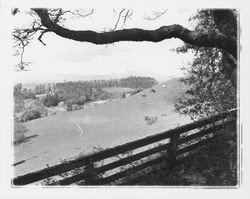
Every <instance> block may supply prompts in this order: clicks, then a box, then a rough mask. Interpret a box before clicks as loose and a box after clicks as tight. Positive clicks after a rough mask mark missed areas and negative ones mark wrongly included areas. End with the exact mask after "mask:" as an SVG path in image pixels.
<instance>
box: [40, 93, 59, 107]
mask: <svg viewBox="0 0 250 199" xmlns="http://www.w3.org/2000/svg"><path fill="white" fill-rule="evenodd" d="M59 101H60V100H59V97H58V95H57V93H52V92H50V93H48V94H47V95H46V97H45V98H44V101H43V104H44V106H46V107H50V106H56V105H57V104H58V103H59Z"/></svg>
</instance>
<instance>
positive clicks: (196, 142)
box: [13, 110, 237, 185]
mask: <svg viewBox="0 0 250 199" xmlns="http://www.w3.org/2000/svg"><path fill="white" fill-rule="evenodd" d="M236 114H237V110H231V111H228V112H224V113H222V114H219V115H215V116H211V117H209V118H205V119H201V120H199V121H195V122H192V123H190V124H186V125H183V126H180V127H177V128H175V129H171V130H168V131H166V132H163V133H159V134H155V135H151V136H148V137H145V138H142V139H138V140H135V141H133V142H129V143H126V144H123V145H120V146H116V147H113V148H109V149H104V150H102V151H100V152H97V153H94V154H90V155H86V156H83V157H80V158H77V159H75V160H71V161H67V162H64V163H61V164H59V165H56V166H52V167H49V168H45V169H42V170H40V171H37V172H33V173H28V174H26V175H23V176H18V177H16V178H14V179H13V184H14V185H27V184H30V183H34V182H37V181H41V180H44V179H47V178H52V179H54V180H53V181H50V182H51V185H70V184H74V183H78V182H82V184H85V185H105V184H110V183H114V182H116V181H117V180H122V179H123V178H124V177H127V176H128V174H131V173H133V172H139V171H141V170H143V169H147V168H149V167H150V166H152V165H155V164H158V163H162V162H163V161H165V163H166V165H168V167H169V168H170V169H171V168H172V167H174V166H175V165H177V164H179V163H180V162H181V161H183V160H185V159H186V158H187V157H189V156H190V154H192V152H193V151H195V150H196V149H199V148H200V147H203V146H205V145H206V144H208V143H211V142H212V141H213V140H214V139H216V138H217V137H218V136H220V135H221V132H222V131H221V132H220V130H221V129H225V127H226V126H227V125H231V124H233V125H235V124H236ZM162 141H165V143H160V142H162ZM152 144H154V146H153V148H149V145H152ZM147 146H148V147H147ZM136 149H137V150H138V149H141V150H140V151H139V152H137V153H135V154H133V153H132V154H131V153H130V155H127V156H125V157H123V158H121V157H120V158H116V157H117V156H119V154H125V153H129V152H131V151H135V150H136ZM142 149H144V150H142ZM112 157H113V159H112ZM148 157H151V158H148ZM145 158H146V160H145ZM104 160H109V161H108V163H106V164H104V163H103V164H101V165H99V166H97V165H96V163H97V162H100V161H104ZM142 160H144V161H142ZM131 163H136V164H133V166H132V167H129V166H128V165H131ZM122 166H123V167H124V166H127V167H126V168H125V169H124V168H123V169H119V168H121V167H122ZM110 171H113V173H112V172H111V174H110V175H103V174H105V173H108V172H110ZM101 174H102V175H101ZM62 175H63V178H60V176H62ZM58 176H59V177H58ZM100 176H102V177H100Z"/></svg>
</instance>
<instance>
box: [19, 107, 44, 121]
mask: <svg viewBox="0 0 250 199" xmlns="http://www.w3.org/2000/svg"><path fill="white" fill-rule="evenodd" d="M40 117H41V113H40V112H39V111H38V110H34V109H33V110H28V111H26V112H24V113H23V115H22V116H21V118H20V122H27V121H29V120H34V119H37V118H40Z"/></svg>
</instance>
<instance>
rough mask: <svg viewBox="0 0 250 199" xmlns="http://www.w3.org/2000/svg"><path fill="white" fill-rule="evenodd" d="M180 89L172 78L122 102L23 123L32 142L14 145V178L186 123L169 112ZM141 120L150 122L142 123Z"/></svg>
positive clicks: (120, 100) (186, 119)
mask: <svg viewBox="0 0 250 199" xmlns="http://www.w3.org/2000/svg"><path fill="white" fill-rule="evenodd" d="M185 89H186V87H185V85H183V84H182V83H181V82H179V79H178V78H175V79H171V80H168V81H165V82H163V83H161V84H158V85H156V86H153V87H152V88H149V89H145V90H143V91H141V92H139V93H137V94H135V95H132V96H130V97H127V98H121V99H116V100H114V101H111V102H107V103H105V104H101V105H98V106H95V107H90V108H86V109H82V110H77V111H72V112H65V113H61V114H58V115H53V116H49V117H44V118H40V119H36V120H32V121H29V122H27V123H24V124H25V126H26V127H27V129H28V132H27V134H26V136H31V137H33V138H32V139H30V140H29V141H28V142H25V143H23V144H22V145H20V146H16V147H15V162H19V161H22V160H26V161H25V162H24V163H23V164H20V165H17V166H16V167H15V175H21V174H24V173H27V172H32V171H35V170H38V169H42V168H44V167H46V164H49V165H50V166H51V165H54V164H58V163H60V159H65V158H66V159H68V158H72V157H75V156H77V155H78V154H79V153H84V154H86V153H88V152H91V151H93V147H94V146H95V147H102V148H106V147H113V146H116V145H120V144H124V143H127V142H129V141H132V140H136V139H139V138H143V137H145V136H148V135H152V134H155V133H160V132H163V131H166V130H168V129H171V128H175V127H177V126H178V125H182V124H185V123H188V122H190V120H189V118H187V117H185V116H180V115H179V114H178V113H176V112H175V111H174V102H175V100H176V99H177V98H178V97H179V96H181V95H182V94H183V93H184V92H185ZM147 117H148V118H151V117H153V118H156V120H155V122H154V123H153V124H148V123H147V121H146V120H145V118H147ZM34 135H36V136H34ZM31 149H32V150H31Z"/></svg>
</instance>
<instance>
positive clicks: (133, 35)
mask: <svg viewBox="0 0 250 199" xmlns="http://www.w3.org/2000/svg"><path fill="white" fill-rule="evenodd" d="M33 11H35V12H36V13H37V14H38V16H39V17H40V19H41V23H42V25H43V26H44V27H46V28H47V29H48V30H49V31H51V32H54V33H55V34H57V35H59V36H61V37H64V38H67V39H72V40H75V41H81V42H90V43H94V44H110V43H114V42H119V41H151V42H160V41H163V40H165V39H170V38H179V39H181V40H182V41H184V42H185V43H188V44H191V45H195V46H199V47H217V48H220V49H224V50H226V51H228V52H229V53H230V54H232V55H233V56H234V57H236V56H237V41H236V39H235V38H231V37H229V36H226V35H225V34H222V33H220V32H218V31H217V32H216V31H215V32H200V31H190V30H188V29H186V28H184V27H182V26H180V25H176V24H174V25H170V26H162V27H160V28H159V29H156V30H144V29H138V28H133V29H123V30H115V31H112V32H102V33H98V32H95V31H91V30H70V29H67V28H64V27H62V26H60V25H58V24H55V23H54V22H53V21H52V20H51V19H50V17H49V14H48V11H47V10H46V9H40V8H39V9H38V8H36V9H33Z"/></svg>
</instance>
